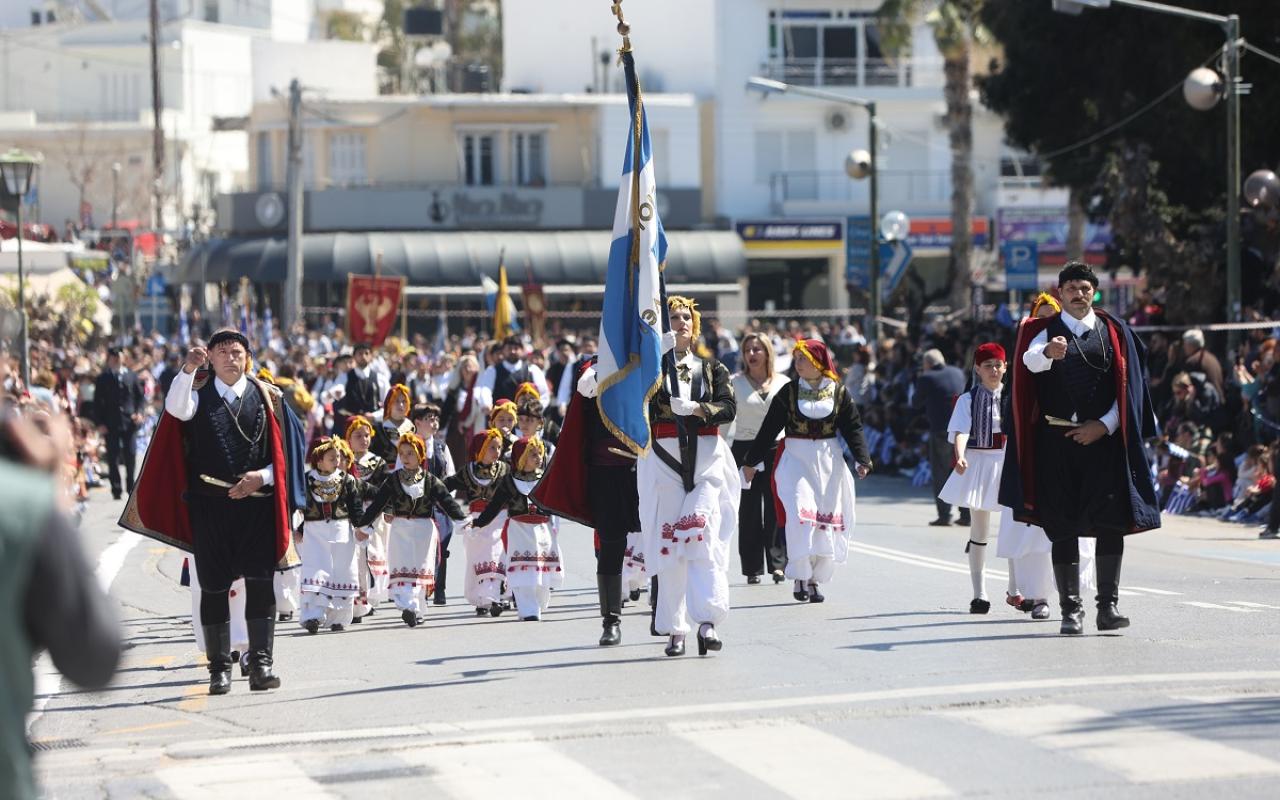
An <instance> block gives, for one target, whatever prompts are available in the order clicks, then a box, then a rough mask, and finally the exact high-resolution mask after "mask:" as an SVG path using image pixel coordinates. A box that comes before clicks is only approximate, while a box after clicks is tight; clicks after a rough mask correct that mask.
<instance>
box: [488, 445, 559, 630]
mask: <svg viewBox="0 0 1280 800" xmlns="http://www.w3.org/2000/svg"><path fill="white" fill-rule="evenodd" d="M511 459H512V462H513V464H514V466H513V467H512V469H511V471H510V472H508V473H507V474H506V475H505V476H504V477H503V478H502V480H501V481H499V483H498V488H497V489H496V490H494V493H493V498H492V499H490V500H489V504H488V505H487V506H486V507H485V509H484V511H482V512H481V513H480V516H478V517H476V518H475V521H474V522H472V523H471V524H472V526H473V527H476V528H484V527H485V526H487V525H489V524H490V523H492V522H493V520H494V519H495V518H496V517H497V516H498V514H499V513H500V512H502V511H505V512H506V513H507V524H506V530H505V531H504V537H505V538H506V542H507V551H506V552H507V585H508V586H509V587H510V588H511V593H512V594H513V595H514V596H515V602H516V613H518V614H519V615H520V619H523V620H534V621H536V620H538V619H541V618H542V613H543V612H544V611H546V610H547V606H548V605H550V603H551V590H552V589H555V588H558V587H560V586H561V585H562V584H563V583H564V568H563V565H562V564H561V560H560V545H559V542H558V539H557V526H556V521H555V519H554V518H552V517H551V516H549V515H547V514H546V513H545V512H544V511H543V510H542V509H540V508H538V506H537V505H536V504H535V503H533V502H532V501H531V500H530V499H529V492H531V491H533V487H535V486H537V485H538V481H539V480H541V479H542V470H543V464H544V462H545V459H546V448H545V445H544V444H543V442H542V440H541V439H536V438H534V439H521V440H520V441H518V442H516V444H515V447H513V448H512V450H511Z"/></svg>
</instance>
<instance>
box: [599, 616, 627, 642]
mask: <svg viewBox="0 0 1280 800" xmlns="http://www.w3.org/2000/svg"><path fill="white" fill-rule="evenodd" d="M603 627H604V630H603V631H602V632H601V633H600V646H601V647H612V646H614V645H617V644H622V625H621V623H620V622H619V621H618V620H617V618H613V619H609V618H607V617H606V618H605V621H604V625H603Z"/></svg>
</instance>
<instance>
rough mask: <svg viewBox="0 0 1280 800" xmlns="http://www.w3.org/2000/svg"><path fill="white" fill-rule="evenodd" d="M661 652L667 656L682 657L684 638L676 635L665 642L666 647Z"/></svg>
mask: <svg viewBox="0 0 1280 800" xmlns="http://www.w3.org/2000/svg"><path fill="white" fill-rule="evenodd" d="M662 652H664V653H666V654H667V655H668V656H682V655H684V636H682V635H676V636H672V637H671V638H670V639H668V640H667V647H666V649H665V650H663V651H662Z"/></svg>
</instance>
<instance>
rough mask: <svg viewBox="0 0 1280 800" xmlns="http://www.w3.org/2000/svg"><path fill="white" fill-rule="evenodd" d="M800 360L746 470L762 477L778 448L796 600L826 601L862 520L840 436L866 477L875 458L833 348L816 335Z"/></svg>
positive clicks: (799, 348)
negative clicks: (767, 459) (829, 584)
mask: <svg viewBox="0 0 1280 800" xmlns="http://www.w3.org/2000/svg"><path fill="white" fill-rule="evenodd" d="M792 364H793V365H794V367H795V371H796V376H797V380H795V381H792V382H790V383H787V384H785V385H784V386H783V387H782V388H781V389H779V390H778V393H777V394H776V395H774V398H773V400H772V401H771V402H770V403H769V410H768V411H767V412H766V413H765V417H764V421H763V422H762V423H761V424H760V430H759V432H758V433H757V434H756V438H755V441H754V442H753V443H752V444H751V449H750V450H748V451H747V453H746V455H745V456H744V457H743V458H742V463H743V464H744V465H745V466H743V468H742V474H743V476H744V477H745V478H747V479H748V480H752V479H754V478H755V474H756V472H757V471H758V470H760V469H761V468H762V467H763V466H764V465H763V459H764V458H765V457H766V455H767V454H768V453H769V452H770V451H771V450H773V448H774V447H775V446H776V447H777V448H778V450H777V456H776V461H775V464H774V470H773V485H774V493H775V495H776V496H777V498H778V501H779V503H780V504H781V506H782V509H783V512H784V515H783V516H782V517H781V518H779V520H778V524H779V525H782V526H784V529H785V532H786V540H787V566H786V570H785V573H784V574H785V575H786V577H788V578H790V579H791V580H793V581H795V588H794V589H793V591H792V596H794V597H795V599H796V600H799V601H800V602H802V603H805V602H808V603H821V602H823V600H825V599H826V597H825V596H824V595H823V594H822V590H821V586H822V584H824V583H827V582H829V581H830V580H831V579H832V577H833V576H834V575H835V569H836V565H837V564H843V563H844V562H845V561H846V559H847V558H848V554H849V537H850V536H851V535H852V533H853V528H854V522H855V512H854V501H855V500H856V494H855V489H854V485H853V476H852V475H851V474H850V473H849V468H848V467H846V466H845V461H844V453H843V451H842V450H841V449H840V443H839V442H837V441H836V434H839V435H840V436H842V437H843V438H844V442H845V445H847V446H848V448H849V452H850V453H852V454H853V460H854V462H855V467H854V469H855V470H856V471H857V474H858V477H859V478H863V477H866V475H867V473H868V472H870V471H871V456H870V454H869V453H868V452H867V442H866V439H865V438H864V437H863V435H862V419H861V417H859V415H858V407H857V406H856V405H855V404H854V402H853V398H852V397H850V396H849V392H848V390H847V389H846V388H845V385H844V383H843V382H842V381H841V380H840V377H839V375H837V374H836V365H835V361H834V359H832V357H831V353H830V352H829V351H828V350H827V347H826V345H825V344H823V343H822V342H820V341H818V340H816V339H803V340H801V341H799V342H796V345H795V348H794V349H793V351H792ZM783 432H785V438H784V439H783V440H782V441H781V442H779V441H778V434H779V433H783Z"/></svg>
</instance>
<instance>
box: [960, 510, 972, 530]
mask: <svg viewBox="0 0 1280 800" xmlns="http://www.w3.org/2000/svg"><path fill="white" fill-rule="evenodd" d="M956 524H957V525H965V526H968V525H970V524H972V520H971V519H970V515H969V509H967V508H962V509H960V514H959V516H958V517H957V518H956Z"/></svg>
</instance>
